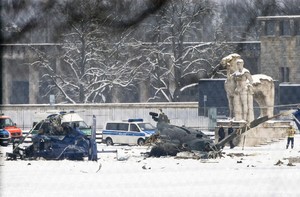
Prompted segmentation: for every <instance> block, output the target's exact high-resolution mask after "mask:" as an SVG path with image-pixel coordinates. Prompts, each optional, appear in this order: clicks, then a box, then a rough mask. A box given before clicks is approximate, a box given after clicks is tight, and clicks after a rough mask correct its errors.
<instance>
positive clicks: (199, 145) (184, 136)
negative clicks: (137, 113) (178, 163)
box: [148, 109, 300, 159]
mask: <svg viewBox="0 0 300 197" xmlns="http://www.w3.org/2000/svg"><path fill="white" fill-rule="evenodd" d="M149 115H151V116H152V119H153V120H154V121H157V132H156V134H154V135H153V136H152V137H151V138H150V139H149V141H148V142H149V143H151V144H153V146H152V148H151V150H150V152H149V156H153V157H160V156H167V155H170V156H178V155H177V154H178V153H180V152H188V153H194V155H193V156H192V157H193V158H199V159H210V158H217V157H222V149H223V147H224V145H225V144H226V143H228V142H229V141H231V140H233V139H235V138H236V137H238V136H240V135H241V134H243V133H245V132H246V131H247V130H250V129H251V128H254V127H256V126H258V125H259V124H261V123H263V122H266V121H268V120H271V119H274V118H277V117H279V116H287V115H292V117H293V120H294V121H295V122H296V124H297V126H298V129H300V124H299V123H300V122H299V121H300V109H297V111H294V110H290V111H285V112H282V113H279V114H277V115H275V116H272V117H268V116H263V117H260V118H258V119H255V120H254V121H252V122H250V123H248V124H244V125H243V126H241V127H240V128H238V129H236V130H235V131H233V132H232V133H231V134H230V135H228V136H227V137H226V138H224V139H223V140H221V141H220V142H218V143H214V142H213V140H212V139H210V137H209V136H207V135H206V134H204V133H203V132H201V131H199V130H194V129H192V128H188V127H184V126H175V125H171V124H170V123H169V122H170V121H169V119H168V117H167V116H166V115H165V114H164V113H161V114H158V113H154V112H150V113H149Z"/></svg>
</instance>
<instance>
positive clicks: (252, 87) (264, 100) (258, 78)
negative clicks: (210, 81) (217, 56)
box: [221, 53, 275, 122]
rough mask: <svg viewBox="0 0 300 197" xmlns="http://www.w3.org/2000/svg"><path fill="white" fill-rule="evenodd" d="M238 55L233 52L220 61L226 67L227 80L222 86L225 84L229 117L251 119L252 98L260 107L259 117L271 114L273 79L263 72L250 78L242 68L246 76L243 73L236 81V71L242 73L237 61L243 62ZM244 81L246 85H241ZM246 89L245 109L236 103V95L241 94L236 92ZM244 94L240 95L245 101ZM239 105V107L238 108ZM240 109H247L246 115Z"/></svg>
mask: <svg viewBox="0 0 300 197" xmlns="http://www.w3.org/2000/svg"><path fill="white" fill-rule="evenodd" d="M240 57H241V56H240V55H239V54H237V53H233V54H230V55H228V56H226V57H224V58H223V59H222V61H221V64H222V65H223V66H224V67H226V69H227V80H226V81H225V84H224V86H225V90H226V94H227V99H228V105H229V111H230V117H232V118H235V119H236V120H241V119H244V120H246V121H247V122H250V121H251V120H253V118H254V115H253V100H254V101H256V102H257V104H258V106H259V108H260V116H261V117H262V116H269V117H271V116H273V111H274V101H275V87H274V81H273V79H272V78H271V77H269V76H267V75H263V74H256V75H251V78H252V79H251V78H250V77H249V75H250V72H249V71H248V72H245V71H246V70H247V69H246V70H244V74H245V73H247V74H246V75H248V76H246V75H244V76H243V77H242V78H241V81H240V82H238V81H237V80H238V77H237V76H239V74H238V73H243V72H242V71H238V62H239V61H240V62H241V64H243V61H241V58H240ZM239 64H240V63H239ZM241 64H240V65H239V66H240V68H242V67H243V65H241ZM243 69H245V68H243ZM243 69H242V70H243ZM234 73H235V74H234ZM235 76H236V77H235ZM245 78H247V79H246V81H245V80H243V79H245ZM251 81H252V82H251ZM244 83H246V86H244V85H243V84H244ZM237 86H241V87H237ZM246 91H247V100H248V103H247V105H248V110H247V109H246V105H244V106H243V107H242V105H241V104H239V105H236V104H238V103H236V102H239V100H238V99H237V98H238V96H241V95H240V94H238V92H244V93H246ZM245 95H246V94H244V96H242V97H243V98H244V99H243V100H244V102H245V103H246V100H245V97H246V96H245ZM251 97H252V98H251ZM240 98H241V97H240ZM239 107H240V109H238V108H239ZM249 107H250V108H249ZM242 109H244V110H242ZM239 111H240V112H239ZM242 111H247V115H246V114H244V113H243V112H242ZM242 113H243V114H242ZM246 117H247V118H246Z"/></svg>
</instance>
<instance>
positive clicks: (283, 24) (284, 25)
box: [280, 20, 291, 36]
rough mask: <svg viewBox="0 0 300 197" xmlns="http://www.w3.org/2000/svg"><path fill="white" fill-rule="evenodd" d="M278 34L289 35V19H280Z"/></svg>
mask: <svg viewBox="0 0 300 197" xmlns="http://www.w3.org/2000/svg"><path fill="white" fill-rule="evenodd" d="M280 35H282V36H287V35H291V26H290V21H288V20H284V21H280Z"/></svg>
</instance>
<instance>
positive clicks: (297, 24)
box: [294, 20, 300, 35]
mask: <svg viewBox="0 0 300 197" xmlns="http://www.w3.org/2000/svg"><path fill="white" fill-rule="evenodd" d="M294 32H295V35H300V21H296V20H295V21H294Z"/></svg>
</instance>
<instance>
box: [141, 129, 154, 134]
mask: <svg viewBox="0 0 300 197" xmlns="http://www.w3.org/2000/svg"><path fill="white" fill-rule="evenodd" d="M143 132H144V133H146V134H148V135H152V134H154V133H155V130H144V131H143Z"/></svg>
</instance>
